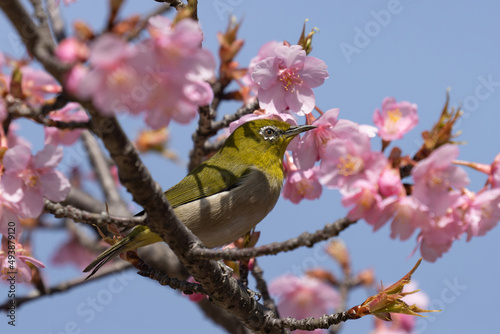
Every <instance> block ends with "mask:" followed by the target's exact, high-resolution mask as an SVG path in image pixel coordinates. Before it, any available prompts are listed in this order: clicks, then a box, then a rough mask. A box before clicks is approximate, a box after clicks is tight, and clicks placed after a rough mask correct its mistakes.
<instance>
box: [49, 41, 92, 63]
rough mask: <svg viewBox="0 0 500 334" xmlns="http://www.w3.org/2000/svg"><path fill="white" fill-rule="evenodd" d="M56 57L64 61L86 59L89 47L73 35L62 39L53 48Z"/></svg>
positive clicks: (71, 61) (70, 61)
mask: <svg viewBox="0 0 500 334" xmlns="http://www.w3.org/2000/svg"><path fill="white" fill-rule="evenodd" d="M54 53H55V55H56V56H57V58H59V59H60V60H62V61H63V62H65V63H73V62H76V61H86V60H87V58H88V56H89V48H88V47H87V45H85V44H84V43H82V42H80V41H79V40H78V39H76V38H75V37H69V38H66V39H64V40H62V41H61V42H60V43H59V45H57V47H56V50H55V52H54Z"/></svg>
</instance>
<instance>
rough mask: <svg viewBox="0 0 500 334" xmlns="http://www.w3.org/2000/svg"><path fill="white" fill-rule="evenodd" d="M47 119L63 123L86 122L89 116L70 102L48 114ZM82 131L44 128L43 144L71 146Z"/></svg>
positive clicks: (77, 105) (76, 104) (78, 106)
mask: <svg viewBox="0 0 500 334" xmlns="http://www.w3.org/2000/svg"><path fill="white" fill-rule="evenodd" d="M49 117H50V118H51V119H53V120H55V121H63V122H71V121H74V122H86V121H88V120H89V116H88V115H87V113H86V112H85V110H83V108H82V107H81V106H80V105H79V104H78V103H75V102H70V103H68V104H67V105H65V106H64V107H63V108H62V109H59V110H54V111H52V112H50V113H49ZM82 131H83V130H81V129H75V130H60V129H58V128H56V127H51V126H46V127H45V128H44V132H45V144H52V145H54V146H58V145H73V144H74V143H75V142H76V141H77V140H78V138H79V137H80V134H81V133H82Z"/></svg>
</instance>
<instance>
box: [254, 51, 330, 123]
mask: <svg viewBox="0 0 500 334" xmlns="http://www.w3.org/2000/svg"><path fill="white" fill-rule="evenodd" d="M326 68H327V66H326V64H325V63H324V62H323V61H322V60H320V59H318V58H314V57H310V56H306V52H305V51H304V50H303V49H302V47H301V46H299V45H292V46H286V45H279V46H277V47H275V48H274V55H273V56H271V57H268V58H265V59H263V60H261V61H260V62H258V63H256V64H255V67H254V68H253V72H252V73H251V77H252V80H253V81H254V82H256V83H257V84H258V85H259V90H258V97H259V105H260V107H261V108H262V109H266V110H268V111H270V112H282V111H283V110H290V111H292V112H295V113H297V114H299V115H304V114H308V113H310V112H311V111H312V110H313V108H314V106H315V97H314V93H313V91H312V89H311V88H315V87H318V86H319V85H321V84H322V83H323V82H324V81H325V79H326V78H328V72H327V71H326Z"/></svg>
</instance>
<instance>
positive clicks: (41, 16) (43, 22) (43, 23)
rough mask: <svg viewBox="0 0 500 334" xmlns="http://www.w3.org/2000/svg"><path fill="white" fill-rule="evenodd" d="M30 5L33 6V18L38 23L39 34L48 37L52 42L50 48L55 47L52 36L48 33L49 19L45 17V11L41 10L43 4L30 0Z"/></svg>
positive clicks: (36, 0) (38, 0)
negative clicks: (34, 17)
mask: <svg viewBox="0 0 500 334" xmlns="http://www.w3.org/2000/svg"><path fill="white" fill-rule="evenodd" d="M30 2H31V4H32V5H33V8H35V16H36V18H37V20H38V22H39V23H40V25H39V29H40V28H41V29H40V30H41V33H42V34H44V35H45V37H47V41H48V37H49V36H50V40H51V42H52V47H55V44H54V41H53V40H52V34H51V32H50V27H49V19H48V17H47V13H45V10H44V9H43V4H42V1H41V0H30Z"/></svg>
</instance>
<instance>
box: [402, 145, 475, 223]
mask: <svg viewBox="0 0 500 334" xmlns="http://www.w3.org/2000/svg"><path fill="white" fill-rule="evenodd" d="M458 153H459V152H458V147H457V146H456V145H452V144H446V145H443V146H441V147H439V148H438V149H436V150H435V151H434V152H432V153H431V154H430V155H429V156H428V157H427V158H426V159H423V160H422V161H419V162H418V164H417V165H416V166H415V168H413V170H412V175H413V180H414V182H415V185H414V187H413V196H415V197H416V198H417V199H418V200H419V201H420V202H422V203H423V204H425V205H426V206H428V207H429V209H430V210H431V211H432V212H433V213H434V214H435V215H437V216H441V215H443V214H444V213H445V212H446V210H447V208H449V207H450V206H452V205H453V203H454V202H455V201H457V199H458V197H459V196H460V194H459V193H458V192H451V191H450V188H462V187H465V186H466V185H467V184H469V178H468V177H467V173H466V172H465V171H464V170H463V169H462V168H460V167H457V166H453V165H452V161H453V160H455V158H456V157H457V156H458Z"/></svg>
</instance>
